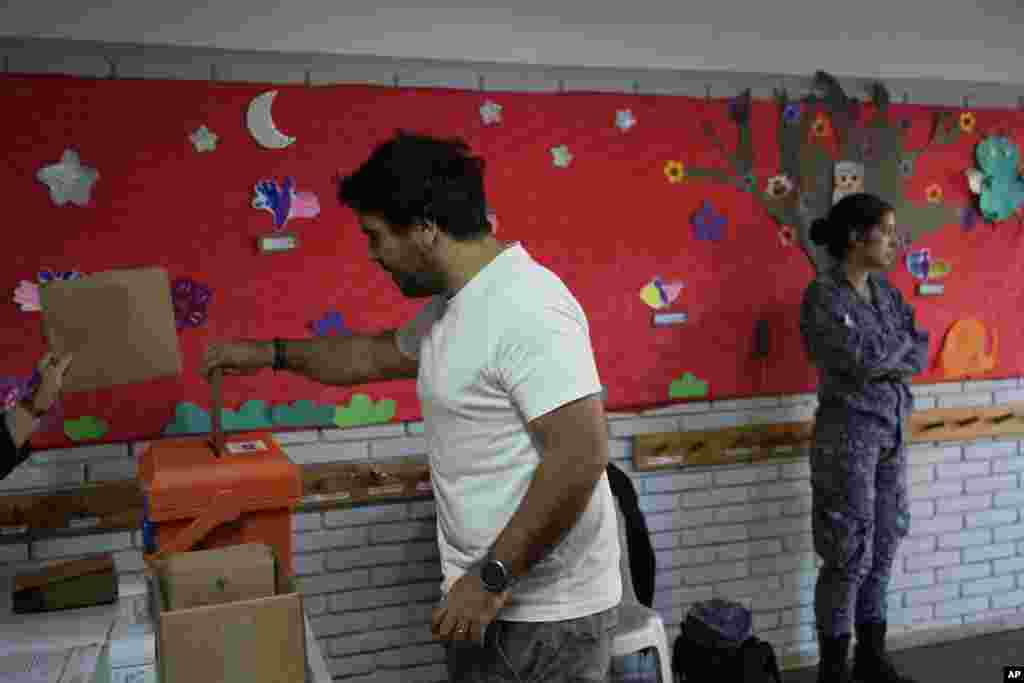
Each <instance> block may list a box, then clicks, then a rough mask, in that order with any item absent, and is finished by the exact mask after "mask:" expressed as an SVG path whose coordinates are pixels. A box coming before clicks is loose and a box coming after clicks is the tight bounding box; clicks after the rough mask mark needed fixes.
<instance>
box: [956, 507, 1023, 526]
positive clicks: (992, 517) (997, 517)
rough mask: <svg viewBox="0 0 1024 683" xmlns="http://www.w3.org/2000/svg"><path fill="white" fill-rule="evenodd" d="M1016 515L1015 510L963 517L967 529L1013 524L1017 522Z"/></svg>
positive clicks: (979, 513)
mask: <svg viewBox="0 0 1024 683" xmlns="http://www.w3.org/2000/svg"><path fill="white" fill-rule="evenodd" d="M1017 518H1018V514H1017V511H1016V510H1013V509H1010V510H988V511H986V512H972V513H970V514H968V515H965V519H966V520H967V528H968V529H970V528H973V527H984V526H1002V525H1004V524H1013V523H1014V522H1016V521H1017Z"/></svg>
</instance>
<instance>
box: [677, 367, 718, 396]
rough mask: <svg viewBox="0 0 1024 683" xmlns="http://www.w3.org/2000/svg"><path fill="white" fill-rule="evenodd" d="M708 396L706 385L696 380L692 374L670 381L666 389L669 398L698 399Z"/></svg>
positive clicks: (688, 373)
mask: <svg viewBox="0 0 1024 683" xmlns="http://www.w3.org/2000/svg"><path fill="white" fill-rule="evenodd" d="M707 395H708V383H707V382H705V381H703V380H700V379H697V376H696V375H694V374H693V373H692V372H687V373H685V374H684V375H683V376H682V377H680V378H679V379H674V380H672V384H670V385H669V388H668V397H669V398H700V397H702V396H707Z"/></svg>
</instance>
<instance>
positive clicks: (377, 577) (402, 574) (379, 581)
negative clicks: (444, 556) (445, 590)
mask: <svg viewBox="0 0 1024 683" xmlns="http://www.w3.org/2000/svg"><path fill="white" fill-rule="evenodd" d="M441 578H442V576H441V563H440V562H416V563H412V564H398V565H391V566H387V567H374V568H372V569H371V570H370V580H371V583H372V584H373V585H374V586H394V585H398V584H403V585H404V584H409V583H415V582H417V581H430V580H431V579H434V580H437V581H440V580H441Z"/></svg>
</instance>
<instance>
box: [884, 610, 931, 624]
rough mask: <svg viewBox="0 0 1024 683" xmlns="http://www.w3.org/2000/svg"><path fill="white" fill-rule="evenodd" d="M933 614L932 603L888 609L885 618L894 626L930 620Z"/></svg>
mask: <svg viewBox="0 0 1024 683" xmlns="http://www.w3.org/2000/svg"><path fill="white" fill-rule="evenodd" d="M934 616H935V606H934V605H918V606H916V607H904V608H896V609H889V610H888V613H887V615H886V620H887V621H888V622H889V624H891V625H894V626H895V625H902V626H909V625H911V624H915V623H920V622H923V621H930V620H931V619H933V618H934Z"/></svg>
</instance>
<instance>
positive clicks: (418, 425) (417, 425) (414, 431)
mask: <svg viewBox="0 0 1024 683" xmlns="http://www.w3.org/2000/svg"><path fill="white" fill-rule="evenodd" d="M405 433H406V434H408V435H409V436H420V435H422V434H425V433H426V425H425V424H424V423H423V422H422V421H419V422H406V423H405Z"/></svg>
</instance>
